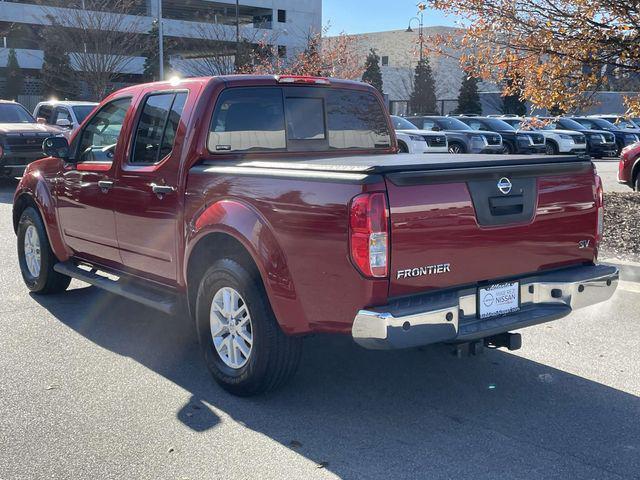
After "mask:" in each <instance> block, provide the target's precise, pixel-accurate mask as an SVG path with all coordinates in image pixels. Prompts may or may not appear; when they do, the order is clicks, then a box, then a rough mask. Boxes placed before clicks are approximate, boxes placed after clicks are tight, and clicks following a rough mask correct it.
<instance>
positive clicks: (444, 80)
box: [354, 27, 463, 114]
mask: <svg viewBox="0 0 640 480" xmlns="http://www.w3.org/2000/svg"><path fill="white" fill-rule="evenodd" d="M451 32H455V29H454V28H451V27H425V28H424V42H425V45H429V42H433V37H435V36H436V35H445V34H449V33H451ZM354 37H355V38H357V44H358V48H359V50H360V54H361V56H362V62H363V63H364V60H365V58H366V56H367V54H368V53H369V51H370V49H372V48H373V49H375V50H376V53H377V54H378V55H379V56H380V62H381V71H382V80H383V83H384V93H385V94H386V95H387V97H388V99H389V102H390V107H391V111H392V113H400V114H402V113H405V112H406V106H407V101H408V100H409V97H410V95H411V92H412V91H413V74H414V70H415V68H416V65H417V63H418V60H419V52H420V48H419V44H418V41H419V37H418V32H417V28H415V29H414V30H413V31H412V32H407V31H406V30H392V31H388V32H372V33H363V34H359V35H354ZM448 53H449V54H451V55H452V56H453V57H449V56H436V55H430V57H429V63H430V64H431V68H432V70H433V74H434V79H435V82H436V97H437V98H438V100H439V102H440V105H439V107H441V108H442V110H444V113H448V112H449V111H451V110H453V109H455V108H456V107H457V101H456V99H457V97H458V91H459V89H460V85H461V83H462V77H463V72H462V70H461V68H460V66H459V63H458V60H457V58H456V57H455V52H448Z"/></svg>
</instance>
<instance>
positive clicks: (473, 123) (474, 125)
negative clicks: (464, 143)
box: [467, 120, 486, 130]
mask: <svg viewBox="0 0 640 480" xmlns="http://www.w3.org/2000/svg"><path fill="white" fill-rule="evenodd" d="M467 125H469V126H470V127H471V128H472V129H473V130H486V128H484V125H482V123H480V122H478V121H477V120H470V121H468V122H467Z"/></svg>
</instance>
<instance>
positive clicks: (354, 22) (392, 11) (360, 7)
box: [322, 0, 454, 35]
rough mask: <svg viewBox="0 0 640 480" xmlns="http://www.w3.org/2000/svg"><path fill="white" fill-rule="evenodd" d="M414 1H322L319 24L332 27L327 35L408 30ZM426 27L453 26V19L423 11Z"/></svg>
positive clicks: (414, 10) (413, 13)
mask: <svg viewBox="0 0 640 480" xmlns="http://www.w3.org/2000/svg"><path fill="white" fill-rule="evenodd" d="M417 3H418V1H417V0H322V24H323V25H326V24H327V23H328V22H329V23H330V24H331V28H330V30H329V33H328V34H329V35H336V34H338V33H341V32H345V33H366V32H381V31H385V30H399V29H402V28H407V24H408V23H409V19H410V18H411V17H414V16H415V15H416V13H417V8H416V5H417ZM424 23H425V25H427V26H435V25H453V24H454V18H453V17H445V16H444V15H443V14H442V13H441V12H438V11H434V10H426V11H425V14H424Z"/></svg>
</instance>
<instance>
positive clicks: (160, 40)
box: [158, 0, 164, 81]
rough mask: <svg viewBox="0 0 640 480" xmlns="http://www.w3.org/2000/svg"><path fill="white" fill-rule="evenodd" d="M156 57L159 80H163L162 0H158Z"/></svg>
mask: <svg viewBox="0 0 640 480" xmlns="http://www.w3.org/2000/svg"><path fill="white" fill-rule="evenodd" d="M158 59H159V61H160V69H159V73H160V80H161V81H162V80H164V31H163V27H162V0H158Z"/></svg>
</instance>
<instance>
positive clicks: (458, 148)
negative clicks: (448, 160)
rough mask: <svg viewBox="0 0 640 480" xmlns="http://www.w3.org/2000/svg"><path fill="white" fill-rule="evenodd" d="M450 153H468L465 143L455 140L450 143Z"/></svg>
mask: <svg viewBox="0 0 640 480" xmlns="http://www.w3.org/2000/svg"><path fill="white" fill-rule="evenodd" d="M449 153H452V154H458V153H467V152H466V150H465V148H464V145H462V144H461V143H458V142H453V143H450V144H449Z"/></svg>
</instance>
